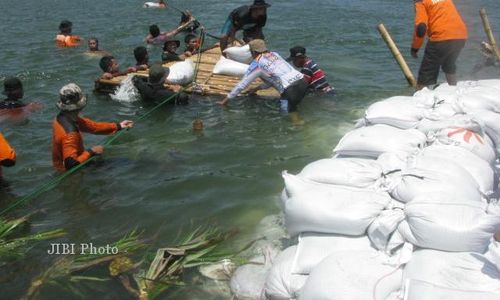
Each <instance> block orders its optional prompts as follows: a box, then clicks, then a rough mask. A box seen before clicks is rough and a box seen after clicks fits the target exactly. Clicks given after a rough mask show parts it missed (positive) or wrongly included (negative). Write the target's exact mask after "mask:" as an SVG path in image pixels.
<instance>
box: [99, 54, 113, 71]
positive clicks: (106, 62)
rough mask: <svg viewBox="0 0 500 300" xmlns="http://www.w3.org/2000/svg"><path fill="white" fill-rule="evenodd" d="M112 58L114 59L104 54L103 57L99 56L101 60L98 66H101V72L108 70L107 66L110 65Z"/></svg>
mask: <svg viewBox="0 0 500 300" xmlns="http://www.w3.org/2000/svg"><path fill="white" fill-rule="evenodd" d="M113 59H115V58H114V57H113V56H111V55H107V56H104V57H103V58H101V60H100V61H99V67H101V69H102V71H103V72H108V71H109V68H110V67H111V63H112V62H113Z"/></svg>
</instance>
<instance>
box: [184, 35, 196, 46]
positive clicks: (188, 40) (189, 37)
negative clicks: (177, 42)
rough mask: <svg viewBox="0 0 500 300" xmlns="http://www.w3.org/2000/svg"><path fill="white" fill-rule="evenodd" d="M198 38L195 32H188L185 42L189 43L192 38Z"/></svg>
mask: <svg viewBox="0 0 500 300" xmlns="http://www.w3.org/2000/svg"><path fill="white" fill-rule="evenodd" d="M196 38H197V36H196V35H194V34H188V35H186V37H185V38H184V43H186V44H188V43H189V42H190V41H191V40H192V39H196Z"/></svg>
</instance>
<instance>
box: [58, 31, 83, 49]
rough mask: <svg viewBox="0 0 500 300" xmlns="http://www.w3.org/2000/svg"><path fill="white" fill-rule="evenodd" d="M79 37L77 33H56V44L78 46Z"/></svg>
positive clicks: (59, 45)
mask: <svg viewBox="0 0 500 300" xmlns="http://www.w3.org/2000/svg"><path fill="white" fill-rule="evenodd" d="M80 40H81V38H80V37H79V36H77V35H64V34H58V35H56V45H57V46H58V47H62V48H64V47H77V46H80Z"/></svg>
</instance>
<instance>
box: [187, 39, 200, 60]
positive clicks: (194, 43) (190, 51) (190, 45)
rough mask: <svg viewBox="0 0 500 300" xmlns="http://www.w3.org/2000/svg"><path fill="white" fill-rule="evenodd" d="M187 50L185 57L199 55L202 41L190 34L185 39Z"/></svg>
mask: <svg viewBox="0 0 500 300" xmlns="http://www.w3.org/2000/svg"><path fill="white" fill-rule="evenodd" d="M184 43H185V44H186V49H185V50H184V56H185V57H191V56H193V55H195V54H198V53H199V51H200V39H199V38H198V37H197V36H196V35H194V34H188V35H186V37H185V38H184Z"/></svg>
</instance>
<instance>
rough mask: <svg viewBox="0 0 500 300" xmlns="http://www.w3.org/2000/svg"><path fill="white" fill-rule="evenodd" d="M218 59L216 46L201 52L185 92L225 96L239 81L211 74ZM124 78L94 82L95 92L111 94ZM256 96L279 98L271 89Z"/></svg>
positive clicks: (258, 81)
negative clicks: (193, 81) (191, 80)
mask: <svg viewBox="0 0 500 300" xmlns="http://www.w3.org/2000/svg"><path fill="white" fill-rule="evenodd" d="M220 57H221V51H220V48H219V46H218V45H215V46H213V47H211V48H209V49H206V50H205V51H203V52H202V54H201V58H200V59H199V66H198V68H197V70H198V74H197V76H196V81H195V83H194V84H191V85H189V86H188V87H187V88H186V90H185V91H186V92H188V93H195V94H199V95H204V96H226V95H227V94H228V93H229V92H230V91H231V90H232V89H233V87H234V86H235V85H236V84H237V83H238V82H239V81H240V78H239V77H236V76H228V75H220V74H213V69H214V66H215V64H216V63H217V62H218V61H219V59H220ZM191 60H192V61H193V62H194V64H195V66H196V65H197V64H198V55H193V56H192V57H191ZM174 63H175V62H169V63H166V64H163V66H164V67H170V66H172V65H173V64H174ZM130 74H132V75H139V76H145V77H147V76H148V71H138V72H136V73H130ZM126 77H127V76H117V77H115V78H113V79H110V80H106V79H98V80H97V81H96V85H95V90H96V91H97V92H100V93H113V92H114V91H115V90H116V89H117V88H118V87H119V86H120V84H121V82H122V81H123V80H124V79H125V78H126ZM261 83H262V81H261V80H260V79H257V80H256V81H254V82H253V83H252V84H251V85H250V87H249V88H252V87H255V86H257V85H259V84H261ZM167 87H168V86H167ZM257 95H259V96H262V97H266V98H279V96H280V95H279V93H278V91H276V90H275V89H273V88H269V89H266V90H260V91H258V92H257Z"/></svg>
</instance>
